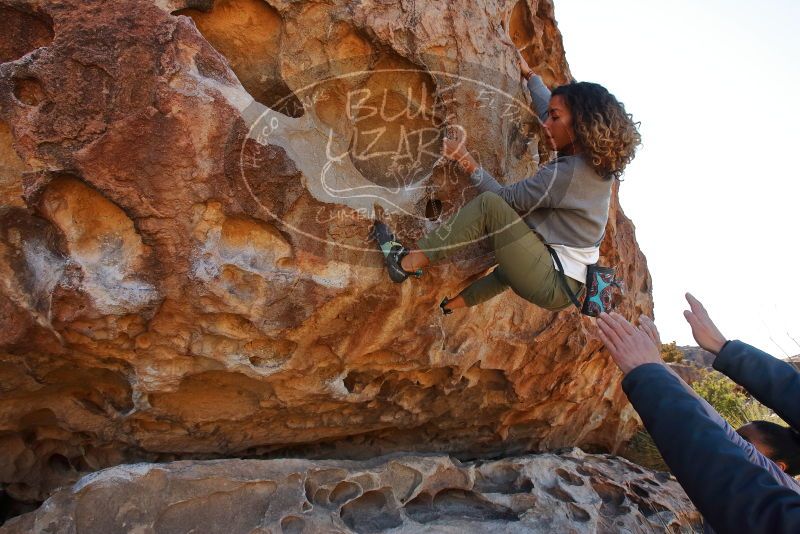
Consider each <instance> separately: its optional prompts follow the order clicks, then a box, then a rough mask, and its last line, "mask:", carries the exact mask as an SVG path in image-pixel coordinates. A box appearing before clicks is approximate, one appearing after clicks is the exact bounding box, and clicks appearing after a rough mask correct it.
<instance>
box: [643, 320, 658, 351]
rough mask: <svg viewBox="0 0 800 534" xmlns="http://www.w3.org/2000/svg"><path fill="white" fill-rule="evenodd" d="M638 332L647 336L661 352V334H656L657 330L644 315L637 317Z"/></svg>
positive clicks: (651, 321)
mask: <svg viewBox="0 0 800 534" xmlns="http://www.w3.org/2000/svg"><path fill="white" fill-rule="evenodd" d="M639 330H641V331H642V332H644V333H645V334H647V337H649V338H650V339H651V340H652V341H653V343H655V344H656V347H658V348H659V350H661V334H659V333H658V328H656V324H655V323H654V322H653V320H652V319H651V318H650V317H648V316H646V315H642V316H641V317H639Z"/></svg>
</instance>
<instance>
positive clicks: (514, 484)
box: [475, 464, 533, 494]
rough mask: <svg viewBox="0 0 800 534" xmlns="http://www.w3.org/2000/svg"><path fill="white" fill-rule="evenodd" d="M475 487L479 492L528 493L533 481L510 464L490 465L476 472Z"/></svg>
mask: <svg viewBox="0 0 800 534" xmlns="http://www.w3.org/2000/svg"><path fill="white" fill-rule="evenodd" d="M475 489H476V490H477V491H479V492H481V493H505V494H514V493H530V492H531V490H532V489H533V482H532V481H531V479H530V478H528V477H526V476H521V475H520V473H519V472H518V470H517V469H515V468H514V467H513V466H512V465H502V464H500V465H490V466H486V467H485V468H481V469H480V470H478V472H477V473H476V475H475Z"/></svg>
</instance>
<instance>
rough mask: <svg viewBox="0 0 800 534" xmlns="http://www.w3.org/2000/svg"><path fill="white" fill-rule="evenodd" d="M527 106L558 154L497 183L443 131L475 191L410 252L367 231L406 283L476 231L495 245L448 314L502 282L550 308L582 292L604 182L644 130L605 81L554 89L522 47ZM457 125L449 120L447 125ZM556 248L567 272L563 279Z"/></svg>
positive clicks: (459, 138) (604, 205)
mask: <svg viewBox="0 0 800 534" xmlns="http://www.w3.org/2000/svg"><path fill="white" fill-rule="evenodd" d="M518 58H519V61H520V71H521V74H522V76H523V77H524V78H525V79H526V80H527V86H528V89H529V90H530V94H531V98H532V99H533V105H534V108H535V111H536V113H537V115H538V116H539V118H540V119H541V120H542V121H543V126H544V131H545V133H546V135H547V139H548V143H549V145H550V148H552V149H553V150H554V151H555V152H556V158H555V159H553V160H552V161H550V162H549V163H547V164H546V165H543V166H542V167H541V168H540V169H539V170H538V171H537V172H536V174H534V175H533V176H531V177H529V178H526V179H524V180H522V181H519V182H517V183H513V184H509V185H501V184H500V183H498V182H497V180H495V179H494V178H493V177H492V176H491V175H490V174H489V173H488V172H487V171H486V170H485V169H483V168H481V167H480V166H479V165H478V163H477V162H476V161H475V158H474V157H472V155H471V154H470V153H469V151H468V150H467V149H466V147H465V137H464V135H463V133H461V132H459V133H458V134H457V135H453V134H452V133H451V132H448V136H447V137H445V139H444V141H443V145H442V155H443V156H444V157H446V158H447V159H450V160H453V161H455V162H457V164H458V165H459V166H460V167H461V168H462V169H463V170H464V171H465V172H466V173H467V174H469V177H470V181H471V182H472V183H473V184H474V185H475V186H476V187H477V188H478V190H479V191H480V194H479V195H478V196H477V197H475V198H474V199H473V200H472V201H470V202H469V203H467V204H466V205H465V206H464V207H463V208H461V209H460V210H459V211H458V212H457V213H456V214H455V215H453V217H452V218H450V220H448V221H447V222H446V223H445V224H444V225H442V226H441V227H439V228H438V229H437V230H435V231H433V232H431V233H429V234H428V235H426V236H424V237H423V238H421V239H420V240H418V241H417V243H416V249H414V250H409V249H407V248H406V247H404V246H403V245H402V244H401V243H399V242H398V241H396V240H395V238H394V236H393V235H392V233H391V231H390V229H389V228H388V226H386V225H385V224H384V223H381V222H378V223H376V224H375V227H374V229H373V236H374V237H375V239H376V240H377V241H378V244H379V245H380V248H381V250H382V251H383V253H384V256H385V260H386V265H387V267H388V270H389V276H390V278H391V279H392V280H393V281H395V282H398V283H399V282H403V281H404V280H405V279H406V278H408V276H410V275H416V276H419V275H420V274H421V273H422V268H423V267H425V266H426V265H428V264H429V263H431V262H435V261H438V260H441V259H442V258H445V257H447V256H449V255H451V254H453V253H454V252H455V251H456V250H457V249H458V248H460V247H463V246H465V245H467V244H469V243H471V242H473V241H476V240H478V239H481V238H484V237H486V238H488V239H489V240H490V242H491V244H492V246H493V249H494V252H495V255H496V260H497V267H496V268H495V269H494V270H493V271H492V272H491V273H489V274H487V275H486V276H484V277H483V278H480V279H479V280H476V281H475V282H473V283H472V284H471V285H469V286H468V287H467V288H466V289H464V290H463V291H462V292H461V293H460V294H459V295H458V296H456V297H455V298H453V299H448V298H447V297H445V298H444V300H443V301H442V302H441V304H440V307H441V309H442V312H443V313H445V314H448V313H452V311H453V310H455V309H457V308H463V307H465V306H475V305H476V304H480V303H481V302H484V301H486V300H488V299H490V298H492V297H494V296H496V295H498V294H499V293H501V292H502V291H505V290H506V289H508V288H509V287H511V289H513V290H514V292H515V293H516V294H517V295H519V296H520V297H522V298H524V299H526V300H528V301H530V302H532V303H534V304H536V305H538V306H540V307H542V308H545V309H548V310H552V311H556V310H560V309H563V308H565V307H567V306H568V305H569V304H570V302H571V300H570V298H569V296H568V295H567V293H566V291H565V289H564V287H563V286H564V285H568V286H569V289H570V290H571V291H572V292H573V294H576V295H578V297H579V298H580V296H581V295H582V294H583V292H584V282H585V280H586V269H587V266H588V265H591V264H593V263H595V262H596V261H597V259H598V257H599V250H600V247H599V245H600V242H601V241H602V239H603V236H604V233H605V227H606V222H607V220H608V209H609V202H610V198H611V186H612V183H613V181H614V180H615V179H619V177H620V176H621V175H622V172H623V170H624V169H625V166H626V165H627V164H628V163H630V161H631V160H632V159H633V157H634V152H635V149H636V147H637V146H638V145H639V144H640V142H641V138H640V136H639V132H638V130H637V123H634V121H633V119H632V117H631V115H629V114H628V113H627V112H626V111H625V107H624V106H623V104H622V103H621V102H619V101H618V100H617V99H616V98H615V97H614V95H612V94H611V93H609V92H608V91H607V90H606V89H605V88H604V87H602V86H600V85H598V84H595V83H588V82H579V83H578V82H573V83H569V84H567V85H562V86H560V87H558V88H556V89H555V90H554V91H553V92H552V93H551V92H550V91H549V90H548V89H547V87H546V86H545V85H544V83H543V82H542V79H541V78H540V77H539V76H538V75H536V74H535V73H534V72H533V71H532V70H531V68H530V67H529V66H528V64H527V63H526V62H525V60H524V59H523V58H522V56H521V55H519V54H518ZM452 130H454V128H451V131H452ZM548 245H549V246H550V247H552V249H554V251H555V252H556V254H557V255H558V258H559V259H560V262H561V264H562V266H563V273H564V274H565V275H566V276H565V278H564V280H565V282H566V284H562V282H561V281H560V280H559V278H558V277H559V276H561V275H560V273H559V272H558V271H557V270H556V266H555V260H554V258H553V257H551V255H550V251H549V250H548Z"/></svg>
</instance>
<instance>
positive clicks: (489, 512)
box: [405, 489, 519, 523]
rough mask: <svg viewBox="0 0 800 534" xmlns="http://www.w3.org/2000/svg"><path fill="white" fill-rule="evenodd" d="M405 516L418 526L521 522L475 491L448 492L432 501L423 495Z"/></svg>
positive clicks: (410, 506) (409, 508)
mask: <svg viewBox="0 0 800 534" xmlns="http://www.w3.org/2000/svg"><path fill="white" fill-rule="evenodd" d="M405 511H406V514H408V516H409V517H411V518H412V519H413V520H414V521H417V522H419V523H430V522H431V521H436V520H439V519H443V518H461V519H472V520H476V521H493V520H504V521H518V520H519V517H518V516H517V514H515V513H514V512H513V511H512V510H511V509H510V508H506V507H505V506H501V505H498V504H495V503H492V502H490V501H487V500H486V499H484V498H483V497H481V496H480V495H478V494H476V493H474V492H472V491H464V490H459V489H447V490H444V491H441V492H439V493H437V494H436V496H435V497H434V498H433V499H431V497H430V495H429V494H426V493H422V494H420V495H419V496H417V497H416V498H415V499H414V500H412V501H411V502H409V503H408V504H407V505H406V507H405Z"/></svg>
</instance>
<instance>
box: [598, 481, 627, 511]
mask: <svg viewBox="0 0 800 534" xmlns="http://www.w3.org/2000/svg"><path fill="white" fill-rule="evenodd" d="M592 487H593V488H594V490H595V491H596V492H597V494H598V495H599V496H600V499H601V500H602V501H603V504H602V505H601V506H600V515H602V516H605V517H616V516H618V515H621V507H622V504H623V503H624V502H625V491H624V490H623V489H622V488H621V487H619V486H615V485H613V484H608V483H605V482H594V481H592Z"/></svg>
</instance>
